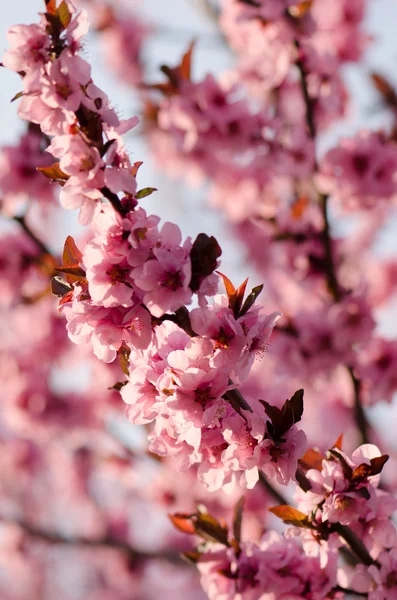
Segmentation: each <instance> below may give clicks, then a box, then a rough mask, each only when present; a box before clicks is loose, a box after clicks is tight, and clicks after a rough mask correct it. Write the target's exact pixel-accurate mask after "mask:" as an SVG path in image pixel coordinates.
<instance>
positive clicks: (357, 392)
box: [347, 367, 370, 444]
mask: <svg viewBox="0 0 397 600" xmlns="http://www.w3.org/2000/svg"><path fill="white" fill-rule="evenodd" d="M347 370H348V371H349V374H350V377H351V380H352V383H353V389H354V413H355V417H356V423H357V426H358V429H359V430H360V434H361V439H362V443H363V444H367V443H368V442H369V435H368V434H369V428H370V427H369V423H368V421H367V417H366V416H365V412H364V409H363V406H362V404H361V381H360V380H359V379H357V377H356V376H355V374H354V371H353V368H352V367H347Z"/></svg>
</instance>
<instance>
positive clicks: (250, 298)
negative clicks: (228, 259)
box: [239, 283, 263, 317]
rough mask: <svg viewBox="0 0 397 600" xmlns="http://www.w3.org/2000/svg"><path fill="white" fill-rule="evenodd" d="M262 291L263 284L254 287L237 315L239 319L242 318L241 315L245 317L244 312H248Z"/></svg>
mask: <svg viewBox="0 0 397 600" xmlns="http://www.w3.org/2000/svg"><path fill="white" fill-rule="evenodd" d="M262 290H263V283H262V284H261V285H257V286H256V287H254V288H253V289H252V291H251V293H250V294H249V295H248V296H247V298H246V300H245V302H244V304H243V308H242V309H241V310H240V314H239V316H240V317H242V316H243V315H245V313H246V312H248V311H249V309H250V308H251V306H252V305H253V304H254V302H255V300H256V299H257V297H258V296H259V294H260V293H261V291H262Z"/></svg>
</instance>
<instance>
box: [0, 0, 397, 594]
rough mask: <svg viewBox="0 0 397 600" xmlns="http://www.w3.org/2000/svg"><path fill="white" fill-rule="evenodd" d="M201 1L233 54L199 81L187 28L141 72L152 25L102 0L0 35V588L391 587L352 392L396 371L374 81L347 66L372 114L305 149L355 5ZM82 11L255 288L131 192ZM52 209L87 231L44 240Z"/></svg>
mask: <svg viewBox="0 0 397 600" xmlns="http://www.w3.org/2000/svg"><path fill="white" fill-rule="evenodd" d="M205 4H206V6H207V9H208V11H209V13H210V14H211V15H212V16H213V17H214V18H215V19H216V23H217V25H218V27H219V36H220V43H222V44H226V45H227V46H228V47H230V49H231V50H232V51H233V53H234V65H233V68H231V69H230V70H229V71H228V72H226V73H223V74H222V75H221V76H219V75H216V74H208V75H206V76H205V77H203V78H202V79H196V78H194V77H193V72H194V69H193V68H192V65H193V64H194V60H195V55H196V53H197V52H198V50H197V49H196V48H195V46H194V43H192V44H190V46H189V47H187V49H186V51H185V53H184V54H183V55H182V56H181V58H180V61H179V64H177V65H163V66H161V70H159V71H160V74H159V77H158V80H153V79H151V78H149V77H148V76H147V74H146V69H145V59H144V56H145V52H144V48H145V42H146V40H147V38H148V37H150V35H156V32H155V30H153V28H152V27H151V26H150V24H148V23H147V22H145V21H144V19H143V18H142V16H141V14H140V12H139V9H138V8H137V9H136V10H135V12H134V13H131V11H127V9H126V7H123V6H122V5H121V4H119V3H111V2H107V1H106V0H86V1H85V2H83V1H81V2H76V3H72V2H71V0H62V1H61V2H57V1H56V0H45V3H44V5H43V6H40V4H39V2H38V11H40V10H41V12H40V14H39V16H38V19H37V22H36V23H33V24H22V25H15V26H13V27H12V28H11V29H10V30H9V32H8V48H7V50H6V52H5V54H4V56H3V59H2V65H3V67H4V68H6V69H9V70H11V71H14V72H15V73H16V74H17V75H18V76H19V77H20V84H21V91H20V93H18V94H17V95H16V96H15V97H14V98H13V99H12V100H13V101H15V102H16V103H17V109H16V110H17V112H18V116H19V117H20V118H21V119H22V120H23V121H25V122H26V130H25V133H23V134H22V136H21V137H20V139H19V140H18V141H17V142H16V143H15V144H14V145H8V146H5V147H3V148H2V149H1V154H0V191H1V203H0V209H1V214H2V216H3V217H4V219H7V220H8V221H9V222H10V229H9V230H8V229H7V231H6V232H5V234H4V235H3V237H2V238H1V240H0V244H1V246H2V250H3V253H2V255H3V256H4V257H5V258H4V260H3V259H2V261H1V262H0V269H1V272H2V284H1V290H2V294H1V310H2V313H3V319H2V321H3V325H2V327H3V331H2V333H3V335H2V338H1V339H2V343H1V356H2V361H1V365H2V371H3V379H4V392H3V395H2V396H3V401H2V404H1V408H0V424H1V427H0V443H1V445H2V450H3V451H2V453H1V458H0V461H1V464H2V469H1V471H2V476H1V478H0V482H1V483H0V495H1V496H0V497H1V509H0V526H1V527H0V531H1V537H0V565H1V569H0V590H1V593H2V597H4V599H5V600H19V599H22V598H26V597H29V598H32V600H36V599H37V600H39V599H40V600H41V599H44V600H47V599H48V600H51V599H52V598H54V597H57V598H60V599H62V600H63V599H65V600H71V599H83V598H84V599H85V600H86V599H90V598H92V599H94V598H95V600H98V599H99V600H119V599H120V600H124V599H127V598H128V599H137V600H138V599H139V600H154V598H158V597H159V596H160V595H161V597H164V598H171V597H172V598H173V600H174V599H175V598H179V597H180V598H181V599H182V598H189V599H192V600H196V599H197V600H201V599H204V598H206V597H207V598H210V599H211V600H240V599H242V600H276V599H277V600H278V599H281V600H298V599H301V598H302V599H307V600H321V599H325V598H329V599H334V600H343V599H348V598H350V597H354V596H358V597H365V598H368V599H369V600H393V599H394V598H396V597H397V532H396V527H395V525H394V522H393V514H394V513H395V511H396V510H397V497H396V489H397V480H396V477H395V470H393V466H392V463H393V462H395V460H396V449H395V448H394V447H393V445H392V444H390V443H388V442H387V440H385V439H384V435H383V433H382V431H381V430H377V428H376V427H375V424H374V421H373V414H374V412H373V411H374V409H373V408H372V407H375V406H377V405H378V404H380V403H388V404H390V405H391V404H392V401H393V396H394V393H395V391H396V389H397V377H396V374H395V365H396V364H397V342H396V340H395V339H393V337H392V335H390V336H387V335H385V334H383V333H382V330H381V328H380V322H381V317H382V311H384V309H385V308H386V307H387V306H388V305H390V303H391V301H392V299H393V296H394V294H395V292H396V284H397V263H396V261H395V259H394V258H387V259H384V258H382V257H380V256H379V253H378V252H377V249H376V244H377V241H378V239H379V235H380V233H381V232H382V230H383V228H384V226H385V225H386V224H387V223H388V222H389V221H390V220H391V219H392V217H393V213H394V207H395V200H396V198H397V175H396V171H397V142H396V139H397V138H396V129H395V124H394V121H395V115H396V107H397V92H395V91H394V88H393V86H392V84H391V83H390V82H389V81H387V80H386V79H385V78H384V77H383V76H382V75H381V74H379V73H372V74H370V75H371V78H372V82H373V84H374V85H375V87H376V89H377V90H378V93H379V94H380V98H381V99H382V101H383V103H384V106H385V108H386V109H387V110H388V111H389V112H390V123H391V125H390V126H389V127H388V128H384V129H383V130H378V131H370V130H360V131H357V133H356V134H355V135H354V136H352V137H350V138H348V137H342V138H341V139H339V140H338V141H337V143H335V145H334V147H332V148H330V149H328V150H326V151H322V150H321V148H320V145H319V139H320V141H321V136H322V135H323V134H324V133H325V132H326V131H327V130H329V128H330V127H331V126H332V125H333V124H334V123H335V122H336V121H337V120H339V119H341V118H342V117H344V116H345V115H346V114H347V110H348V106H349V102H351V99H350V98H349V93H348V89H347V86H346V84H345V82H344V78H343V67H344V65H346V64H348V63H358V62H359V61H360V60H361V59H362V57H363V53H364V51H365V49H366V47H367V46H368V44H369V43H370V41H371V40H370V38H369V36H368V35H367V34H366V33H365V30H364V27H363V19H364V15H365V9H366V4H367V2H365V0H354V2H352V0H338V1H337V2H334V3H332V4H331V3H329V2H326V1H325V0H309V1H302V0H222V1H221V2H219V3H217V4H213V3H209V2H208V3H205ZM90 23H91V24H92V29H93V31H94V32H95V35H97V36H98V38H99V42H100V44H103V46H104V50H105V51H104V54H105V56H106V62H107V65H108V67H109V68H110V69H111V70H112V72H113V73H114V74H115V75H116V76H118V77H119V78H120V80H121V81H122V82H123V84H125V85H126V87H127V89H130V90H131V91H132V89H134V90H135V93H136V96H137V97H138V99H139V102H140V105H141V110H140V112H141V121H143V125H144V127H143V131H144V135H145V136H146V139H147V142H148V147H149V151H150V153H151V155H152V156H153V158H154V160H155V162H156V164H157V165H158V166H159V168H160V169H161V170H162V171H163V172H164V173H166V174H167V175H169V176H170V177H178V178H180V179H181V178H183V179H185V180H186V181H187V183H188V184H192V183H205V184H206V189H207V190H208V198H207V199H206V201H208V202H210V203H211V204H212V205H214V206H215V207H217V209H218V210H219V211H220V212H222V213H223V214H224V216H225V221H226V222H227V223H228V227H229V231H230V235H231V236H232V237H233V239H235V240H236V243H237V242H238V243H239V244H240V245H241V247H242V248H244V249H245V252H246V255H247V264H248V263H249V268H250V270H253V269H255V270H256V273H257V276H258V277H260V278H261V280H262V282H263V283H262V284H260V285H255V286H254V287H253V288H252V289H251V287H250V286H249V285H248V278H246V273H242V274H241V280H240V281H238V282H234V283H233V281H232V278H231V277H230V274H228V273H225V272H224V269H223V267H222V262H221V256H222V249H221V246H220V244H219V243H218V241H217V239H216V237H215V236H214V234H216V232H214V231H207V232H202V233H200V234H199V235H197V237H196V238H195V239H192V238H190V237H187V238H184V236H183V235H182V232H181V230H180V228H179V226H178V225H177V224H176V223H173V222H167V221H165V222H163V221H162V220H161V219H160V217H158V216H157V215H153V214H150V213H149V211H148V210H147V208H145V204H147V200H146V199H147V198H148V197H149V196H151V194H153V193H155V192H156V190H155V188H154V187H141V185H140V184H139V179H140V167H141V165H142V162H141V161H133V160H132V159H131V156H130V154H129V152H128V151H127V149H126V143H127V141H126V140H128V136H129V135H137V134H136V133H135V132H136V128H137V126H138V123H139V120H140V119H139V118H138V117H137V116H135V115H129V116H128V117H127V118H121V117H120V114H119V113H118V111H117V110H116V109H115V107H114V105H113V104H112V98H109V97H108V96H107V94H106V93H105V91H104V90H102V89H101V88H100V87H98V86H97V85H96V83H95V78H94V77H93V74H92V69H91V66H90V63H89V62H88V61H87V60H86V57H85V46H84V44H85V39H86V35H87V32H88V29H89V26H90ZM142 158H145V157H142ZM68 210H69V211H78V219H79V222H80V224H81V225H83V226H84V227H85V228H84V233H83V234H81V235H79V236H78V237H77V236H76V235H74V237H73V236H72V235H69V236H68V237H67V238H66V240H65V243H64V245H63V251H62V253H61V255H59V254H58V252H57V251H55V250H52V249H51V248H50V247H49V246H50V244H49V239H50V238H49V236H48V231H49V229H50V228H51V224H52V223H54V222H55V219H56V218H57V215H59V214H61V215H66V214H67V213H66V211H68ZM61 218H62V216H61ZM346 223H348V224H349V225H350V227H349V230H348V233H344V225H346ZM71 233H73V232H71ZM247 268H248V266H247ZM241 281H242V283H241ZM56 296H57V297H58V299H56ZM79 368H80V369H81V372H80V374H79ZM65 373H66V380H67V382H66V384H67V385H65V381H63V384H61V382H60V381H59V380H60V379H61V380H62V376H63V380H64V379H65ZM76 374H77V375H76ZM79 375H80V376H79ZM72 384H73V385H72ZM390 410H392V409H390ZM390 414H392V412H390ZM129 423H130V424H132V425H129ZM139 436H140V440H141V441H140V440H139V439H138V437H139ZM393 471H394V472H393Z"/></svg>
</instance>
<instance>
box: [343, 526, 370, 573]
mask: <svg viewBox="0 0 397 600" xmlns="http://www.w3.org/2000/svg"><path fill="white" fill-rule="evenodd" d="M333 530H334V531H336V533H338V534H339V535H340V537H341V538H343V539H344V540H345V542H347V544H348V545H349V546H350V548H351V549H352V550H353V552H354V553H355V554H356V555H357V556H358V558H359V559H360V562H362V563H363V564H364V565H367V566H369V565H376V564H377V563H376V561H375V560H374V559H373V558H372V556H371V555H370V553H369V552H368V550H367V548H366V547H365V545H364V544H363V542H362V541H361V540H360V538H358V537H357V536H356V534H355V533H353V531H352V530H351V529H349V527H346V525H341V523H334V524H333Z"/></svg>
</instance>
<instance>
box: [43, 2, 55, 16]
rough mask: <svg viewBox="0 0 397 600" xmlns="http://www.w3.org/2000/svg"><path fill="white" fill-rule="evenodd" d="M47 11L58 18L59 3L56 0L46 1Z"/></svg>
mask: <svg viewBox="0 0 397 600" xmlns="http://www.w3.org/2000/svg"><path fill="white" fill-rule="evenodd" d="M45 4H46V10H47V12H48V14H50V15H53V16H56V14H57V2H56V0H45Z"/></svg>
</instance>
